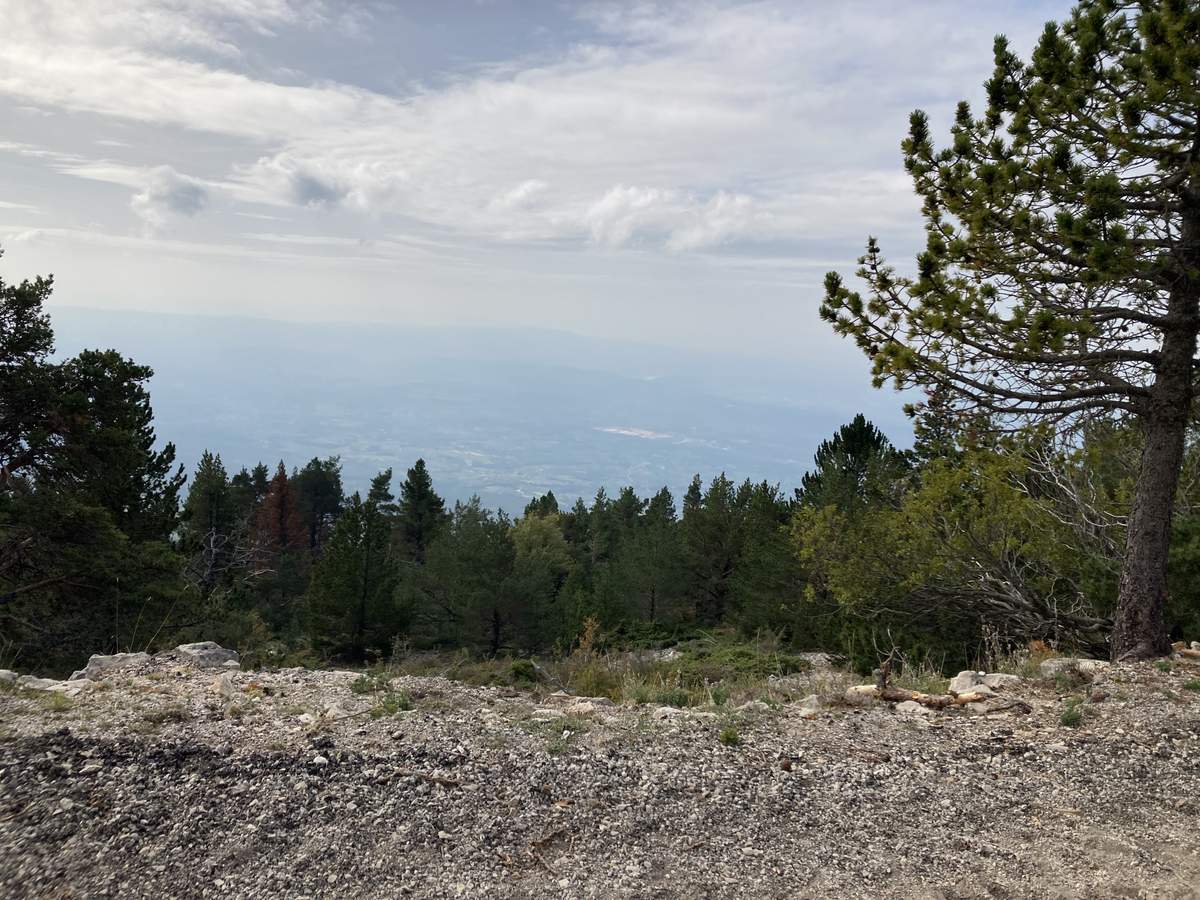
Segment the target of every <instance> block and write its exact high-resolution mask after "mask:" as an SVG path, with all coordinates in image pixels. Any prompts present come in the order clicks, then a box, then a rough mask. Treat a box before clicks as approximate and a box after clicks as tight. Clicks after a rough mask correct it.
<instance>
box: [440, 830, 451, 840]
mask: <svg viewBox="0 0 1200 900" xmlns="http://www.w3.org/2000/svg"><path fill="white" fill-rule="evenodd" d="M438 840H442V841H448V840H450V834H449V832H446V831H439V832H438Z"/></svg>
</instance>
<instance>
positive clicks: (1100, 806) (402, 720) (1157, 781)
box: [0, 660, 1200, 900]
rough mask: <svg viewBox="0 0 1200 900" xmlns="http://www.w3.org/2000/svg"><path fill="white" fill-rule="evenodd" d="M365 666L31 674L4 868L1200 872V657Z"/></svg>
mask: <svg viewBox="0 0 1200 900" xmlns="http://www.w3.org/2000/svg"><path fill="white" fill-rule="evenodd" d="M356 677H357V676H356V675H355V674H354V673H347V672H330V671H320V672H318V671H304V670H281V671H277V672H254V673H250V672H245V673H243V672H232V673H226V674H224V675H221V674H214V672H213V671H211V670H210V671H204V670H197V669H194V668H190V667H188V666H185V665H181V664H180V663H179V662H178V660H175V661H170V660H151V661H149V662H143V663H140V664H139V665H138V666H136V667H135V668H133V669H128V670H125V671H121V672H117V673H114V674H111V675H109V676H108V677H107V678H106V680H104V681H101V682H99V683H94V682H90V681H85V682H71V683H69V684H71V685H73V687H71V688H70V690H69V691H68V694H70V693H75V692H76V691H78V693H77V695H76V696H74V697H73V698H67V697H66V696H65V695H60V694H56V693H53V692H44V691H31V690H25V689H18V688H15V687H13V686H11V685H9V686H8V687H6V688H5V690H3V691H0V896H3V897H7V898H18V897H61V898H68V897H70V898H74V897H78V898H92V897H117V896H119V897H123V898H124V897H154V898H163V897H172V898H174V897H178V898H192V897H233V898H253V897H288V898H300V897H311V898H316V897H354V898H361V900H365V898H376V897H378V898H385V897H386V898H392V897H398V896H413V897H564V898H566V897H638V898H645V897H662V898H674V897H689V898H691V897H714V898H716V897H729V898H746V897H838V898H845V897H872V898H875V897H923V898H975V897H1000V898H1026V897H1055V898H1085V897H1131V898H1132V897H1150V898H1168V897H1169V898H1194V897H1200V815H1198V814H1200V692H1197V691H1195V690H1192V689H1188V688H1185V687H1184V685H1185V684H1187V683H1188V682H1193V687H1194V686H1195V683H1194V680H1195V679H1197V678H1200V665H1194V664H1191V663H1179V664H1177V665H1176V666H1175V669H1174V670H1173V671H1171V672H1169V673H1168V672H1162V671H1159V670H1157V669H1155V668H1153V667H1151V666H1132V665H1131V666H1114V667H1112V668H1111V669H1109V670H1107V671H1105V672H1103V673H1101V674H1099V675H1098V676H1097V681H1096V683H1095V684H1093V685H1091V686H1088V687H1085V688H1083V689H1082V690H1083V691H1084V692H1085V693H1087V692H1090V693H1091V695H1092V697H1093V698H1094V699H1093V702H1089V703H1088V704H1087V706H1086V707H1085V709H1086V710H1087V712H1088V715H1086V716H1084V720H1083V722H1082V724H1081V725H1080V726H1079V727H1076V728H1068V727H1064V726H1063V725H1062V724H1060V717H1061V714H1062V712H1063V710H1064V709H1065V708H1066V706H1065V704H1066V697H1065V695H1063V694H1060V693H1058V691H1057V690H1056V688H1055V685H1054V684H1053V683H1035V682H1024V683H1022V684H1021V685H1019V686H1016V687H1014V688H1011V689H1009V690H1006V691H1005V694H1006V695H1011V696H1014V697H1016V698H1019V699H1021V700H1023V701H1024V702H1025V704H1027V708H1028V709H1029V710H1031V711H1029V712H1022V711H1020V709H1016V710H1014V709H1012V708H1010V709H1008V710H1007V711H1003V712H998V713H995V714H991V715H971V714H968V713H966V712H964V711H961V710H952V711H944V712H937V713H933V714H930V715H903V714H900V713H898V712H896V711H895V710H894V709H893V708H892V707H891V706H889V705H887V704H880V705H872V706H867V707H861V708H852V707H846V706H833V707H830V708H827V709H824V710H822V711H821V712H819V713H817V714H816V715H815V718H814V717H811V716H812V715H813V713H812V712H811V711H810V710H806V709H805V708H803V707H801V706H800V705H784V706H782V707H779V708H770V707H766V706H764V705H762V704H750V705H748V706H747V707H745V708H743V709H742V710H740V711H727V712H721V713H709V714H697V713H694V712H679V711H667V710H654V709H651V708H646V707H641V708H623V707H609V706H603V705H600V704H599V703H578V702H575V701H574V698H564V697H560V698H551V699H550V700H544V699H543V700H540V701H539V700H535V698H533V697H532V696H530V695H526V694H521V693H518V692H515V691H511V690H503V689H490V688H475V687H468V686H464V685H461V684H457V683H454V682H451V681H447V680H445V679H440V678H399V679H396V680H395V682H394V683H393V687H394V688H395V689H396V690H397V691H402V692H403V693H404V694H405V695H406V696H407V697H408V698H409V699H410V700H411V705H412V709H410V710H402V711H398V712H394V714H392V713H393V710H394V706H392V707H390V708H388V709H387V710H384V709H383V708H382V706H383V700H384V698H385V697H386V696H388V695H385V694H368V695H362V694H356V693H354V692H353V691H352V690H351V687H350V685H351V684H352V683H353V681H354V679H355V678H356ZM826 677H828V676H826ZM398 696H399V695H391V697H392V700H395V699H397V697H398ZM400 705H405V704H400ZM372 710H375V711H376V712H384V713H385V714H384V715H380V716H378V717H375V716H373V715H372V714H371V711H372ZM730 727H733V728H736V731H737V736H738V738H739V742H738V743H736V744H733V745H728V744H725V743H722V742H721V740H720V735H721V732H722V730H723V729H727V728H730ZM731 738H732V736H731V735H730V734H729V733H726V740H730V739H731Z"/></svg>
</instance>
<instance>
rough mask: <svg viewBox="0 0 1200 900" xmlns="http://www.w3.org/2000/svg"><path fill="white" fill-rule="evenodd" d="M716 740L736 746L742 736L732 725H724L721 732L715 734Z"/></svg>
mask: <svg viewBox="0 0 1200 900" xmlns="http://www.w3.org/2000/svg"><path fill="white" fill-rule="evenodd" d="M717 740H718V741H720V742H721V743H722V744H724V745H725V746H726V747H736V746H737V745H738V744H740V743H741V742H742V736H741V735H740V734H738V730H737V729H736V728H734V727H733V726H732V725H726V726H725V727H724V728H722V729H721V733H720V734H718V735H717Z"/></svg>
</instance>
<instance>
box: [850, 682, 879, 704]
mask: <svg viewBox="0 0 1200 900" xmlns="http://www.w3.org/2000/svg"><path fill="white" fill-rule="evenodd" d="M843 699H844V700H845V701H846V702H847V703H849V704H850V705H851V706H866V705H868V704H870V703H874V702H875V701H876V700H878V699H879V688H877V687H876V686H875V685H873V684H856V685H854V686H853V687H848V688H846V693H845V694H844V695H843Z"/></svg>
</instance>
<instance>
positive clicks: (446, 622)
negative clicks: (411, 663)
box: [418, 497, 517, 655]
mask: <svg viewBox="0 0 1200 900" xmlns="http://www.w3.org/2000/svg"><path fill="white" fill-rule="evenodd" d="M510 529H511V523H510V522H509V521H508V518H507V517H506V516H505V515H504V514H503V513H500V514H498V515H495V514H493V513H492V512H491V511H490V510H487V509H484V508H483V506H482V504H480V502H479V498H478V497H472V498H471V499H470V500H469V501H467V502H466V503H456V504H455V505H454V513H453V515H452V517H451V519H450V521H449V522H448V523H447V525H446V527H445V529H444V530H443V531H442V532H441V533H440V534H439V535H438V536H437V537H436V538H435V539H434V540H433V542H432V543H431V544H430V546H429V552H428V555H427V558H426V560H425V564H424V566H423V567H422V569H421V570H420V574H419V576H418V583H419V595H420V604H419V609H420V614H421V618H422V623H421V624H422V627H423V629H424V631H425V634H426V636H427V637H428V638H430V639H432V640H434V641H437V642H439V643H445V644H450V645H451V646H467V647H473V648H476V649H478V650H482V651H484V652H486V653H488V654H490V655H495V654H496V653H498V652H499V651H500V649H501V648H502V647H503V646H505V645H506V644H507V642H508V640H509V639H510V638H511V636H512V626H513V623H514V620H515V619H516V618H517V615H516V613H517V608H516V604H515V602H514V596H513V593H512V591H511V589H510V587H511V583H510V576H511V574H512V569H513V561H514V558H515V555H516V554H515V548H514V547H513V542H512V537H511V535H510V534H509V531H510Z"/></svg>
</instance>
